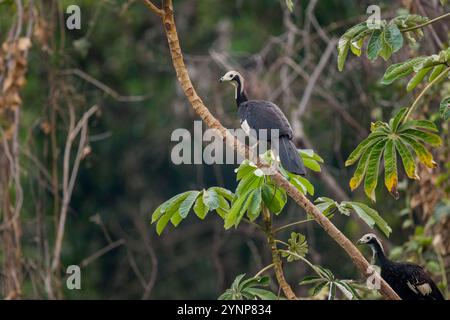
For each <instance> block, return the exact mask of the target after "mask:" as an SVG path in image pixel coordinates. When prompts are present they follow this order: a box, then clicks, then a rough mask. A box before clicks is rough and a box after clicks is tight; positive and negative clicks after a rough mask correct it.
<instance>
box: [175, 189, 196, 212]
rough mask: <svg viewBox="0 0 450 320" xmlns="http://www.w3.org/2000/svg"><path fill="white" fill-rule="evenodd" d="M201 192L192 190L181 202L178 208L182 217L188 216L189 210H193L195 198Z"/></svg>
mask: <svg viewBox="0 0 450 320" xmlns="http://www.w3.org/2000/svg"><path fill="white" fill-rule="evenodd" d="M199 193H200V192H198V191H191V192H190V193H189V194H188V196H187V197H186V199H184V200H183V202H182V203H181V204H180V208H179V209H178V213H179V214H180V216H181V218H183V219H184V218H186V217H187V215H188V213H189V211H190V210H191V208H192V206H193V205H194V202H195V200H196V199H197V197H198V195H199Z"/></svg>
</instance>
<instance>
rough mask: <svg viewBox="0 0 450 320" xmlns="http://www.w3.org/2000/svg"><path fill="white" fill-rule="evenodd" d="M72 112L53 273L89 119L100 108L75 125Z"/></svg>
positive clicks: (57, 264) (65, 155) (84, 116)
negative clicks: (74, 147) (72, 158)
mask: <svg viewBox="0 0 450 320" xmlns="http://www.w3.org/2000/svg"><path fill="white" fill-rule="evenodd" d="M69 109H70V110H69V111H70V112H69V113H70V125H69V133H68V136H67V140H66V146H65V150H64V164H63V201H62V206H61V213H60V215H59V220H58V229H57V232H56V240H55V248H54V253H53V262H52V271H56V270H58V267H59V265H60V257H61V248H62V241H63V239H64V230H65V225H66V218H67V211H68V208H69V203H70V199H71V198H72V192H73V188H74V186H75V180H76V177H77V174H78V168H79V166H80V162H81V160H82V158H83V152H84V147H85V146H86V141H87V125H88V120H89V118H90V117H91V116H92V115H94V114H95V113H96V112H97V110H98V106H97V105H95V106H93V107H91V108H90V109H89V110H88V111H86V112H85V113H84V114H83V116H82V117H81V119H80V120H79V121H78V123H77V124H76V125H75V115H74V111H73V107H70V108H69ZM78 135H80V141H79V144H78V150H77V154H76V156H75V160H74V162H73V166H72V169H70V154H71V150H72V144H73V142H74V141H75V139H76V137H77V136H78Z"/></svg>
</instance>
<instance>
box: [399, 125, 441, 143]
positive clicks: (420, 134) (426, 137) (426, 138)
mask: <svg viewBox="0 0 450 320" xmlns="http://www.w3.org/2000/svg"><path fill="white" fill-rule="evenodd" d="M400 135H401V136H405V135H406V136H411V137H412V138H413V139H419V140H421V141H423V142H425V143H428V144H429V145H431V146H432V147H439V146H441V145H442V139H441V137H439V136H438V135H437V134H434V133H430V132H426V131H421V130H416V129H405V130H403V131H402V132H401V134H400Z"/></svg>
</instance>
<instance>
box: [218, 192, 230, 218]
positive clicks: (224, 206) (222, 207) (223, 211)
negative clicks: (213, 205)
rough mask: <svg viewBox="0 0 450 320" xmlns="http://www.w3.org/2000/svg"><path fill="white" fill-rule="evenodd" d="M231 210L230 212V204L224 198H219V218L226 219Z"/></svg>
mask: <svg viewBox="0 0 450 320" xmlns="http://www.w3.org/2000/svg"><path fill="white" fill-rule="evenodd" d="M229 210H230V204H229V203H228V201H227V200H226V199H225V198H224V197H222V196H220V197H219V207H218V208H217V209H216V212H217V213H218V214H219V216H220V217H221V218H222V219H225V216H226V215H227V214H228V211H229Z"/></svg>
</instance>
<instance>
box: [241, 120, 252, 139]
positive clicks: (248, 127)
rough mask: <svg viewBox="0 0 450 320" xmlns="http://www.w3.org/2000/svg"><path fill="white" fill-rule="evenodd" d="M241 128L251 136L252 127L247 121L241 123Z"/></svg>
mask: <svg viewBox="0 0 450 320" xmlns="http://www.w3.org/2000/svg"><path fill="white" fill-rule="evenodd" d="M241 128H242V130H244V132H245V133H246V134H247V135H249V134H250V126H249V125H248V122H247V120H244V121H242V122H241Z"/></svg>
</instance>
